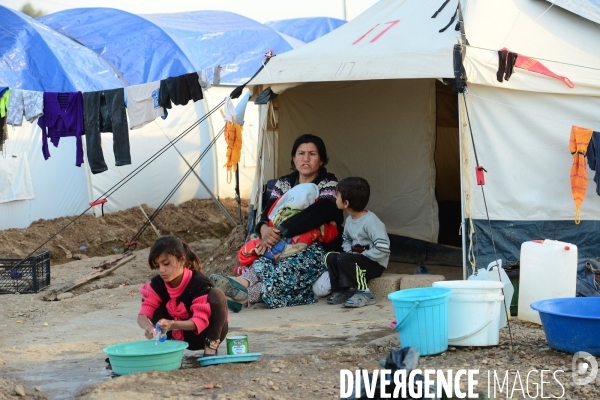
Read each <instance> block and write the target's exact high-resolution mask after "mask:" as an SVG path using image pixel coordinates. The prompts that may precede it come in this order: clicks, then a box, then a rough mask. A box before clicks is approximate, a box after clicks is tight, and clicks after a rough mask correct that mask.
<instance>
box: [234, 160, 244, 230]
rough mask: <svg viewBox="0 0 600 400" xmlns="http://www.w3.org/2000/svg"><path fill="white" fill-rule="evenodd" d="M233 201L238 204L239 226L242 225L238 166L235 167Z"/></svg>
mask: <svg viewBox="0 0 600 400" xmlns="http://www.w3.org/2000/svg"><path fill="white" fill-rule="evenodd" d="M235 201H237V203H238V218H239V220H240V225H244V221H243V220H242V199H241V198H240V164H239V163H238V164H236V165H235Z"/></svg>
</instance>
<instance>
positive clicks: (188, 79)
mask: <svg viewBox="0 0 600 400" xmlns="http://www.w3.org/2000/svg"><path fill="white" fill-rule="evenodd" d="M202 99H203V96H202V87H201V86H200V82H199V78H198V73H196V72H192V73H190V74H185V75H180V76H178V77H177V93H176V96H175V98H174V99H171V100H173V103H174V104H175V105H182V106H185V105H186V104H187V103H188V102H189V101H190V100H192V101H193V102H194V103H195V102H197V101H198V100H202Z"/></svg>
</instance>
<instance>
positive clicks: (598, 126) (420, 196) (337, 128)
mask: <svg viewBox="0 0 600 400" xmlns="http://www.w3.org/2000/svg"><path fill="white" fill-rule="evenodd" d="M442 3H443V1H440V0H435V1H434V0H382V1H380V2H379V3H377V4H376V5H374V6H373V7H371V8H370V9H369V10H367V11H366V12H364V13H363V14H362V15H360V16H359V17H357V18H356V19H355V20H353V21H351V22H349V23H347V24H345V25H344V26H342V27H340V28H338V29H337V30H335V31H334V32H332V33H331V34H329V35H327V36H325V37H323V38H320V39H317V40H316V41H314V42H312V43H310V44H308V45H306V46H303V47H301V48H298V49H296V50H294V51H291V52H289V53H286V54H283V55H281V56H278V57H276V58H275V59H273V60H271V62H270V63H269V64H267V67H266V68H265V69H264V70H263V71H262V72H261V73H260V74H259V75H258V76H257V77H256V78H255V79H254V80H253V81H252V82H251V84H252V85H253V91H254V93H255V94H256V93H260V92H261V91H262V90H264V89H266V88H269V87H270V88H271V89H272V90H273V91H274V92H275V93H278V94H279V96H278V97H276V98H275V99H273V100H272V101H271V102H270V103H269V104H268V105H264V106H262V110H261V126H260V135H261V136H260V138H259V141H260V142H261V144H262V145H261V146H259V152H258V155H259V157H261V160H262V161H261V162H260V166H261V168H259V169H258V173H257V178H256V188H257V189H258V188H259V187H260V186H261V185H262V183H264V181H265V180H266V179H271V178H274V177H277V176H280V175H282V174H284V173H285V172H286V171H288V170H289V156H290V155H289V151H290V148H291V144H292V142H293V140H294V139H295V137H296V136H298V135H300V134H303V133H309V132H310V133H314V134H317V135H319V136H321V137H322V138H323V139H324V140H325V142H326V144H327V148H328V152H329V153H330V158H331V161H330V164H329V165H328V169H329V170H330V171H332V172H334V173H335V174H336V175H337V176H338V177H339V178H342V177H345V176H363V177H365V178H367V179H368V180H369V181H370V183H371V187H372V192H371V193H372V194H371V202H370V204H369V208H370V209H371V210H373V211H374V212H375V213H377V214H378V215H379V216H380V217H381V218H382V220H383V221H384V222H385V223H386V226H387V229H388V232H389V233H390V234H394V235H400V236H404V237H408V238H414V239H420V240H423V241H426V242H430V243H436V242H438V236H439V235H440V224H441V223H442V221H443V220H444V219H443V218H442V216H441V215H440V212H441V211H442V210H446V209H447V208H444V207H442V205H446V204H458V202H460V204H461V207H460V208H458V209H457V211H456V212H455V213H457V214H458V215H451V216H450V220H451V221H452V224H451V225H450V226H448V227H447V228H448V229H450V230H451V231H452V232H454V235H457V234H458V233H459V230H460V228H461V223H462V222H461V220H464V226H463V229H462V231H463V235H462V238H461V239H462V241H463V248H464V249H465V250H467V249H470V250H472V253H473V255H474V256H476V257H479V260H480V261H482V262H489V261H491V260H492V259H493V257H494V256H496V255H497V256H498V257H501V258H503V259H504V260H508V261H514V260H518V258H519V248H520V243H521V242H522V241H525V240H531V239H539V238H549V239H559V240H565V241H570V242H572V243H575V244H577V245H578V246H579V250H580V253H579V254H580V256H596V255H598V254H597V253H595V251H596V246H597V243H598V240H599V239H600V198H599V197H598V196H597V195H596V194H595V186H596V185H595V183H594V181H593V176H594V172H593V171H588V172H589V175H588V177H589V182H590V184H589V188H588V193H587V196H586V198H585V201H584V202H583V207H582V209H581V219H582V222H581V224H579V225H576V224H575V223H574V221H573V219H574V216H575V205H574V202H573V199H572V195H571V187H570V178H569V176H570V167H571V164H572V156H571V154H570V152H569V135H570V129H571V125H579V126H583V127H587V128H592V129H595V130H600V112H599V111H598V110H600V45H599V43H600V26H599V25H598V24H596V23H594V22H592V21H590V20H587V19H585V18H583V17H581V16H579V15H575V14H572V13H570V12H568V11H566V10H564V9H561V8H559V7H558V6H554V5H553V4H552V3H549V2H545V1H538V0H498V1H493V2H489V1H485V2H484V1H474V0H461V1H460V2H459V1H456V0H453V1H450V2H449V3H448V4H447V5H446V6H445V7H444V8H443V9H442V10H441V11H440V12H439V13H438V14H437V16H436V17H435V18H432V15H434V13H436V11H437V10H438V9H439V8H440V6H441V5H442ZM459 3H460V7H459ZM453 16H455V19H454V20H453ZM451 20H452V22H451ZM457 21H460V24H458V25H457ZM447 25H448V27H447V29H446V30H445V31H443V32H440V30H442V28H444V27H445V26H447ZM455 26H456V28H462V29H457V30H455ZM461 31H462V32H461ZM463 32H464V34H463ZM455 45H460V50H461V53H462V57H463V58H464V60H463V64H464V68H465V69H466V80H467V85H468V94H466V95H465V97H464V100H463V95H459V94H457V93H452V92H451V91H450V87H451V85H450V86H445V85H443V84H442V83H441V80H442V78H454V76H455V73H454V67H453V49H454V47H455ZM504 47H506V48H508V49H509V50H511V51H513V52H516V53H519V54H523V55H525V56H528V57H533V58H535V59H537V60H538V61H540V62H541V63H543V64H544V65H545V66H546V67H547V68H549V69H550V70H552V71H553V72H555V73H556V74H558V75H562V76H566V77H568V78H569V79H570V81H572V83H573V84H574V85H575V87H574V88H570V87H568V86H567V85H566V84H565V83H564V82H563V81H561V80H558V79H553V78H551V77H549V76H546V75H542V74H536V73H533V72H529V71H526V70H523V69H516V70H515V73H514V74H513V76H512V77H511V78H510V81H504V82H502V83H500V82H498V81H497V80H496V70H497V68H498V53H497V52H498V50H500V49H502V48H504ZM459 56H460V54H459ZM452 80H454V79H452ZM467 111H468V113H469V119H470V123H471V125H470V126H469V124H468V119H467ZM470 128H472V131H473V138H471V133H470V132H471V131H470ZM473 143H475V150H476V151H477V157H478V160H479V163H480V165H482V166H483V167H484V168H485V169H486V170H487V171H488V173H487V174H486V181H487V182H486V184H485V186H483V188H484V190H485V200H486V201H487V210H488V211H489V217H490V219H491V222H490V224H491V226H492V231H491V232H492V233H493V238H494V240H495V245H496V246H495V250H494V247H493V246H492V245H491V242H490V230H489V228H488V220H487V213H486V207H485V203H484V199H483V195H482V191H481V189H480V187H479V186H478V185H477V183H476V176H475V166H476V162H475V154H474V149H473ZM257 192H258V190H256V191H255V195H256V193H257ZM255 197H256V198H257V200H254V201H255V203H256V206H257V208H260V204H258V203H259V200H258V196H255ZM461 208H462V218H461V215H460V214H461V211H460V210H461ZM448 209H450V210H451V209H452V207H450V208H448ZM455 209H456V208H455ZM465 253H466V251H465ZM495 253H496V254H495ZM465 259H466V257H465ZM465 263H466V262H465Z"/></svg>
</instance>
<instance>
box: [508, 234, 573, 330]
mask: <svg viewBox="0 0 600 400" xmlns="http://www.w3.org/2000/svg"><path fill="white" fill-rule="evenodd" d="M520 264H521V272H520V275H519V319H520V320H523V321H530V322H535V323H537V324H540V325H541V323H542V321H541V320H540V316H539V314H538V312H537V311H534V310H532V309H531V307H530V305H531V304H532V303H534V302H536V301H538V300H547V299H556V298H560V297H575V293H576V292H575V291H576V286H577V246H576V245H574V244H571V243H565V242H559V241H557V240H548V239H547V240H533V241H529V242H525V243H523V244H522V245H521V260H520Z"/></svg>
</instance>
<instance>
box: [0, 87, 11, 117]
mask: <svg viewBox="0 0 600 400" xmlns="http://www.w3.org/2000/svg"><path fill="white" fill-rule="evenodd" d="M9 100H10V89H8V88H7V89H6V90H5V91H4V93H3V94H2V97H0V117H6V113H7V111H8V102H9Z"/></svg>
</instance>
